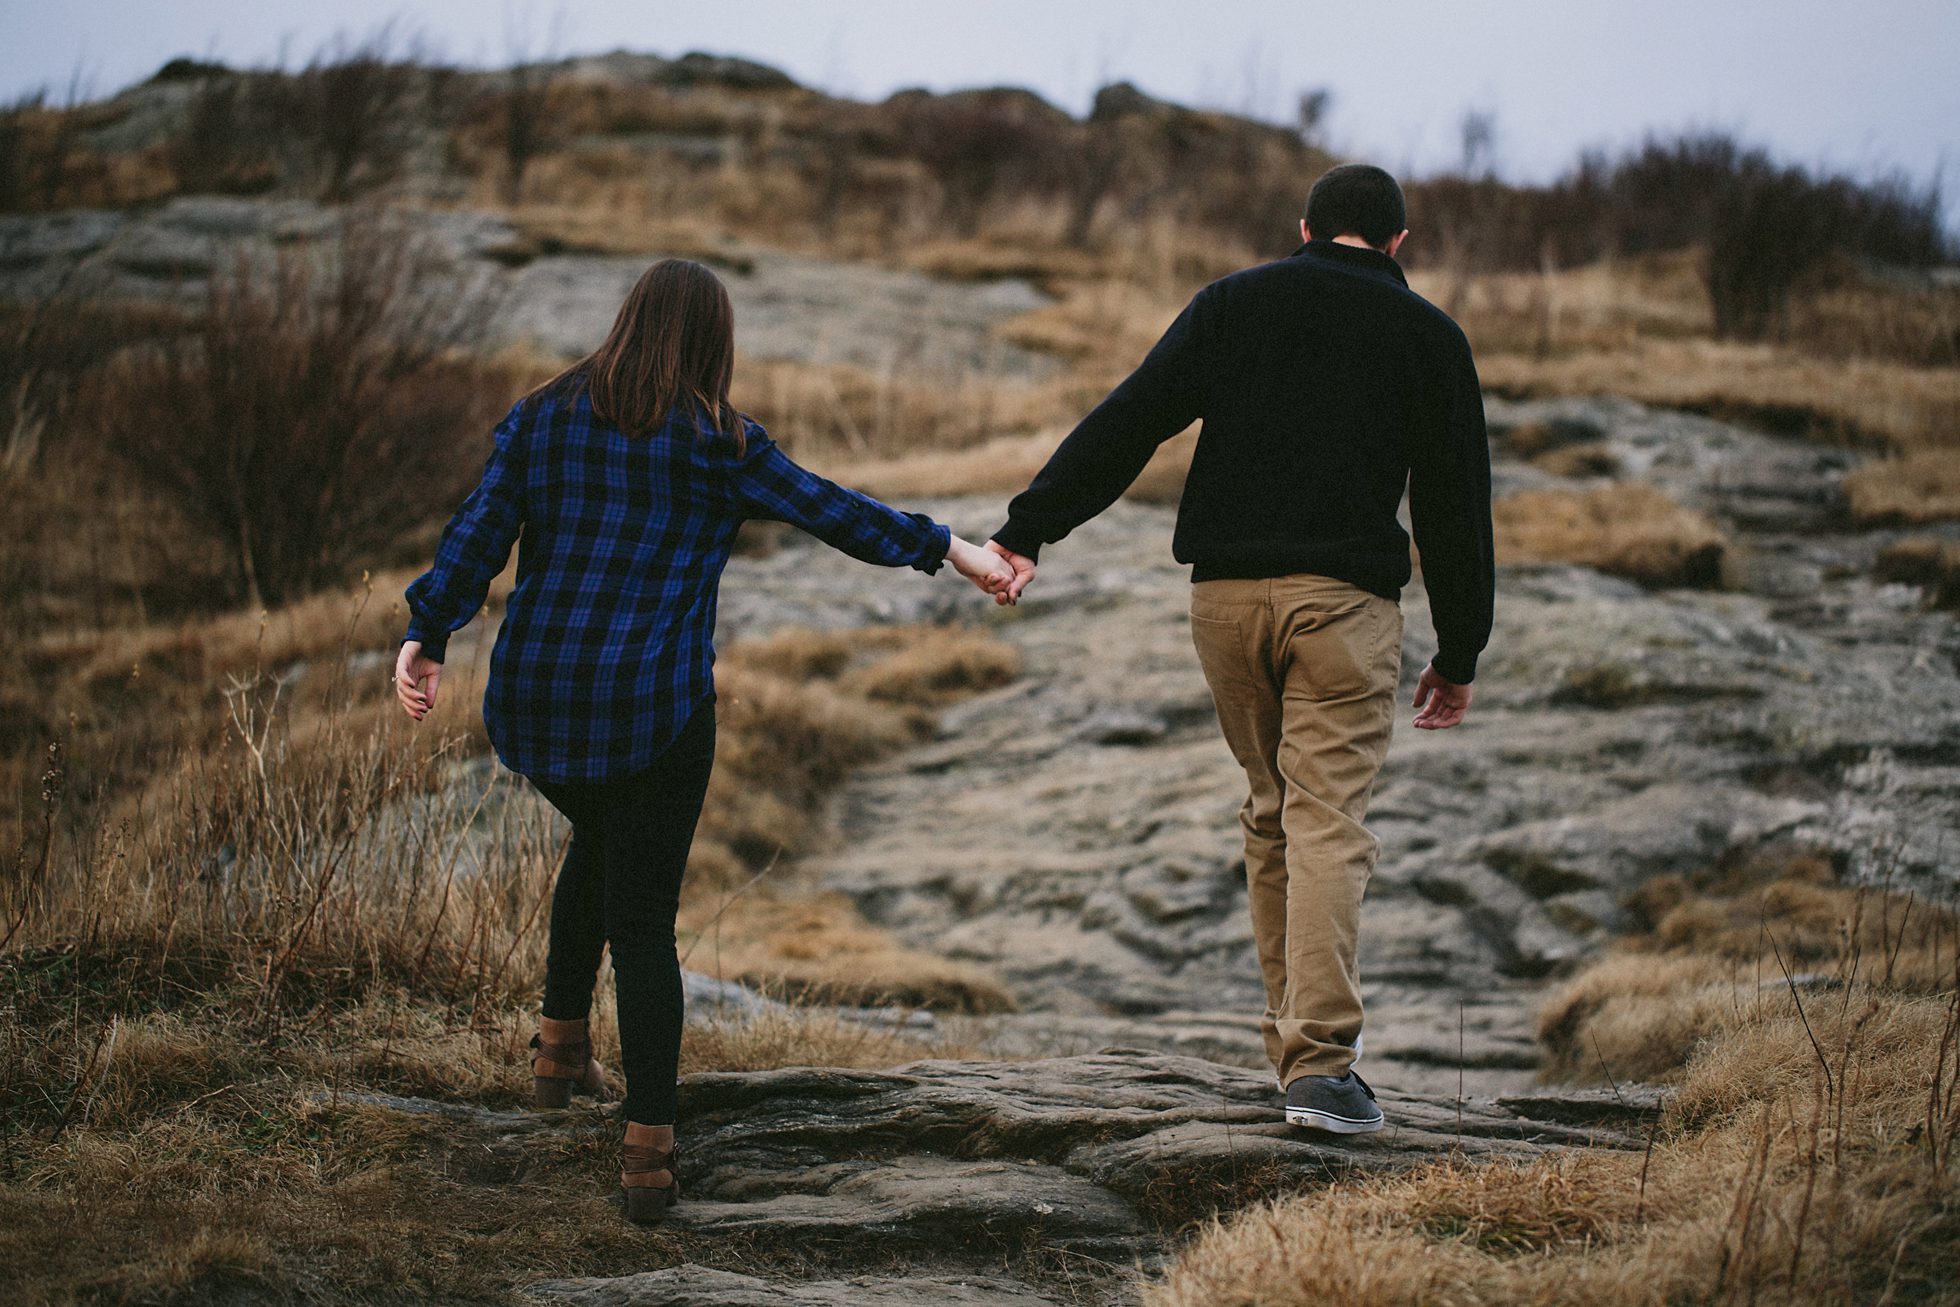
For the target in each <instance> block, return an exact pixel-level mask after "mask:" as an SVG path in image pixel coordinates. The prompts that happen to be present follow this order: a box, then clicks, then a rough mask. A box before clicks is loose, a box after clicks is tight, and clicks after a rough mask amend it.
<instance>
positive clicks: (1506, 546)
mask: <svg viewBox="0 0 1960 1307" xmlns="http://www.w3.org/2000/svg"><path fill="white" fill-rule="evenodd" d="M1492 518H1493V521H1494V524H1495V530H1496V542H1497V556H1498V558H1499V559H1500V560H1502V561H1507V562H1516V563H1548V562H1559V563H1578V564H1581V565H1582V566H1586V567H1594V568H1598V569H1599V570H1600V571H1603V572H1610V573H1612V574H1614V575H1616V576H1624V577H1628V578H1631V579H1632V580H1636V581H1639V582H1640V583H1641V584H1643V585H1652V586H1681V585H1686V586H1704V587H1712V586H1719V585H1720V584H1721V582H1722V561H1723V557H1724V555H1725V554H1726V553H1727V550H1728V541H1727V539H1726V538H1725V537H1724V536H1723V534H1722V532H1721V529H1720V528H1719V527H1717V526H1716V525H1715V524H1714V523H1713V522H1711V521H1709V519H1708V518H1707V517H1705V516H1703V515H1702V514H1700V513H1697V512H1695V511H1694V510H1693V509H1689V508H1685V507H1683V506H1681V505H1680V504H1677V503H1675V502H1674V501H1673V500H1671V499H1669V498H1668V497H1667V496H1666V495H1665V494H1663V493H1661V492H1660V491H1659V490H1656V489H1655V488H1653V487H1652V486H1649V485H1646V484H1644V483H1641V482H1627V483H1620V484H1614V485H1608V486H1600V487H1596V488H1594V489H1591V490H1583V491H1570V490H1525V491H1520V492H1518V493H1517V494H1514V495H1509V496H1507V497H1505V498H1503V499H1500V500H1498V501H1497V503H1496V504H1495V505H1493V507H1492Z"/></svg>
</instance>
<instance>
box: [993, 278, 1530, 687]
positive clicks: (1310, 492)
mask: <svg viewBox="0 0 1960 1307" xmlns="http://www.w3.org/2000/svg"><path fill="white" fill-rule="evenodd" d="M1199 420H1202V421H1203V423H1204V426H1203V428H1202V429H1201V430H1200V432H1199V435H1198V446H1197V452H1196V454H1195V456H1194V457H1193V458H1192V460H1191V473H1190V476H1189V477H1188V479H1187V480H1186V481H1185V484H1184V496H1183V499H1182V500H1181V501H1180V503H1179V505H1178V513H1177V530H1176V533H1175V535H1174V537H1173V540H1172V546H1171V549H1172V553H1173V554H1174V555H1175V556H1176V558H1177V560H1178V561H1179V562H1181V563H1189V564H1191V565H1192V572H1191V579H1192V580H1193V581H1208V580H1214V579H1217V578H1221V577H1266V576H1283V575H1286V574H1288V573H1292V572H1314V573H1318V574H1320V575H1323V576H1332V577H1336V578H1339V579H1341V580H1344V581H1351V582H1353V583H1354V584H1355V585H1358V586H1361V587H1363V588H1364V589H1367V590H1370V591H1373V592H1374V593H1375V594H1378V595H1383V596H1386V597H1388V598H1391V599H1393V598H1398V597H1399V596H1400V594H1401V590H1402V587H1403V586H1404V585H1405V584H1407V583H1408V580H1409V575H1410V566H1409V537H1408V533H1407V532H1405V531H1403V530H1402V526H1401V523H1399V522H1398V521H1397V520H1396V510H1397V508H1398V506H1399V505H1400V504H1401V502H1402V491H1403V488H1404V487H1405V486H1406V487H1407V488H1408V492H1409V517H1410V521H1411V522H1412V523H1413V525H1414V527H1415V538H1416V548H1417V549H1418V550H1419V551H1420V552H1421V555H1422V570H1423V580H1424V584H1425V585H1426V586H1427V587H1428V591H1429V611H1430V614H1431V616H1432V617H1433V618H1434V620H1435V625H1436V633H1437V638H1438V644H1439V649H1438V652H1437V654H1436V659H1435V666H1436V671H1437V672H1438V673H1439V674H1440V675H1442V676H1443V677H1445V678H1446V679H1448V680H1451V681H1454V682H1456V683H1458V684H1460V685H1461V684H1468V683H1469V682H1470V681H1471V680H1472V679H1474V677H1475V676H1476V672H1477V655H1478V654H1479V653H1481V652H1482V651H1483V648H1484V644H1485V642H1486V641H1487V640H1489V638H1490V625H1491V603H1492V595H1493V588H1494V572H1493V568H1492V562H1491V525H1490V446H1489V440H1488V436H1487V435H1486V433H1485V430H1484V404H1483V395H1482V392H1481V391H1480V390H1479V388H1478V385H1477V370H1476V366H1475V364H1474V363H1473V362H1472V361H1471V358H1470V345H1469V342H1468V341H1467V340H1465V339H1464V336H1463V332H1462V330H1461V329H1460V328H1458V327H1457V325H1456V323H1455V322H1453V321H1451V320H1450V317H1449V315H1448V314H1446V313H1444V312H1443V311H1442V310H1441V309H1438V308H1437V307H1436V306H1434V305H1433V304H1431V303H1429V301H1427V300H1425V299H1423V298H1422V297H1421V296H1420V295H1417V294H1416V293H1415V292H1414V291H1412V290H1410V289H1409V283H1408V280H1407V278H1405V277H1404V276H1403V275H1402V269H1401V266H1400V265H1399V264H1397V263H1396V262H1395V260H1394V259H1392V258H1390V257H1389V256H1388V255H1386V254H1383V253H1381V252H1380V251H1378V250H1374V249H1364V248H1361V247H1359V246H1353V245H1344V244H1340V243H1337V242H1335V241H1328V240H1314V241H1309V242H1308V243H1307V244H1305V245H1303V246H1301V247H1300V248H1299V250H1297V251H1296V252H1295V253H1294V254H1293V255H1292V256H1291V257H1290V258H1285V259H1280V260H1277V261H1275V262H1272V263H1266V264H1261V265H1259V266H1258V267H1254V268H1247V269H1245V270H1244V271H1242V272H1236V273H1233V274H1232V275H1231V276H1228V277H1224V278H1221V279H1220V280H1218V281H1215V282H1213V283H1212V284H1211V285H1209V286H1207V287H1205V288H1204V289H1203V290H1202V291H1199V292H1198V294H1197V296H1196V298H1194V299H1193V300H1192V301H1191V302H1190V304H1188V305H1186V306H1185V309H1184V312H1182V313H1180V314H1179V315H1178V317H1177V321H1175V322H1173V323H1172V324H1171V325H1170V329H1169V330H1167V331H1166V332H1165V333H1164V335H1163V338H1162V339H1161V340H1159V341H1158V342H1157V344H1156V346H1155V347H1154V348H1152V349H1151V351H1150V353H1149V355H1148V356H1147V357H1146V358H1145V359H1144V360H1143V362H1142V364H1141V365H1139V366H1138V368H1137V370H1136V371H1135V372H1133V373H1131V374H1130V376H1129V378H1128V379H1126V380H1125V381H1124V382H1123V383H1122V384H1121V385H1119V386H1118V387H1117V388H1116V389H1115V390H1113V391H1111V392H1110V394H1109V397H1108V398H1107V399H1105V400H1103V402H1102V403H1101V404H1099V405H1097V406H1096V408H1095V410H1094V411H1093V412H1091V413H1090V414H1089V416H1087V417H1086V418H1084V419H1082V421H1081V422H1080V423H1079V424H1078V425H1077V426H1076V428H1075V430H1074V431H1072V432H1070V433H1069V435H1068V438H1067V439H1065V440H1064V441H1062V443H1061V445H1060V447H1059V448H1057V449H1056V450H1055V453H1054V455H1053V456H1052V457H1051V458H1050V459H1049V460H1048V463H1047V465H1046V466H1045V467H1043V468H1042V470H1041V472H1040V473H1039V474H1038V475H1037V476H1036V477H1035V479H1034V481H1033V483H1032V484H1030V485H1029V487H1028V488H1027V489H1026V490H1025V491H1023V492H1022V493H1021V494H1019V495H1017V496H1015V498H1014V501H1013V502H1012V503H1011V504H1009V505H1008V521H1007V524H1006V525H1005V526H1003V527H1002V528H1001V529H1000V530H999V531H997V532H995V533H994V539H995V540H997V541H999V542H1000V543H1001V544H1002V545H1005V546H1006V547H1007V548H1009V549H1011V550H1013V551H1015V552H1016V553H1020V554H1026V555H1027V556H1028V557H1029V558H1035V557H1038V555H1039V552H1040V549H1041V546H1042V545H1044V544H1048V543H1051V542H1053V541H1056V540H1060V539H1061V538H1062V537H1064V536H1066V535H1067V534H1068V533H1069V532H1070V531H1072V530H1074V529H1075V528H1076V527H1078V526H1080V525H1081V524H1082V523H1083V522H1086V521H1088V520H1089V519H1090V518H1092V517H1094V516H1095V515H1096V514H1097V513H1100V512H1102V510H1103V509H1105V508H1107V507H1109V505H1110V504H1112V503H1114V502H1115V500H1116V498H1117V496H1119V495H1121V494H1122V493H1123V491H1124V490H1125V489H1126V488H1127V487H1128V486H1129V484H1130V483H1131V482H1132V481H1134V480H1135V479H1136V477H1137V474H1138V473H1139V472H1141V471H1142V470H1143V466H1144V464H1145V463H1147V462H1148V461H1149V460H1150V455H1151V454H1152V453H1153V452H1154V451H1155V450H1156V448H1157V446H1158V445H1160V444H1162V443H1163V442H1164V441H1165V440H1168V439H1169V438H1170V437H1172V436H1174V435H1176V434H1177V433H1178V432H1180V431H1182V430H1183V429H1184V428H1185V427H1187V426H1189V425H1190V424H1191V423H1193V422H1195V421H1199Z"/></svg>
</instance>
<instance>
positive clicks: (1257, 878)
mask: <svg viewBox="0 0 1960 1307" xmlns="http://www.w3.org/2000/svg"><path fill="white" fill-rule="evenodd" d="M1191 634H1192V639H1193V640H1194V642H1195V643H1196V644H1197V647H1198V660H1199V662H1200V663H1202V664H1203V666H1204V672H1205V680H1206V681H1207V682H1209V683H1210V685H1211V694H1212V702H1213V703H1215V704H1216V705H1217V708H1218V722H1219V725H1220V726H1222V727H1223V728H1224V731H1225V741H1226V743H1227V744H1229V745H1230V746H1231V749H1232V756H1233V757H1235V758H1237V759H1238V762H1239V765H1240V766H1241V767H1244V768H1245V774H1246V779H1247V780H1248V781H1249V782H1250V783H1251V794H1250V795H1249V796H1248V797H1247V798H1246V801H1245V806H1244V807H1243V808H1242V809H1240V812H1239V823H1240V825H1241V826H1242V827H1243V828H1244V832H1245V870H1246V888H1247V890H1248V897H1249V899H1250V901H1251V906H1252V934H1253V938H1254V940H1255V941H1256V943H1257V945H1258V950H1259V969H1260V973H1261V976H1262V978H1263V979H1264V981H1265V986H1266V1013H1265V1019H1264V1021H1263V1022H1262V1025H1261V1029H1262V1031H1263V1033H1264V1036H1265V1042H1266V1056H1267V1057H1268V1058H1270V1059H1271V1060H1272V1063H1273V1067H1274V1069H1275V1070H1276V1071H1277V1072H1278V1074H1279V1079H1280V1082H1281V1083H1282V1084H1286V1083H1290V1082H1291V1081H1292V1080H1293V1079H1294V1078H1295V1077H1296V1076H1302V1075H1331V1076H1338V1075H1342V1074H1344V1073H1345V1072H1346V1071H1347V1068H1348V1066H1349V1065H1350V1064H1351V1063H1352V1062H1353V1061H1354V1045H1355V1041H1356V1040H1357V1038H1358V1037H1359V1036H1360V1034H1361V986H1360V976H1359V972H1358V969H1357V967H1356V962H1355V936H1356V933H1357V930H1358V927H1359V924H1360V917H1361V896H1362V894H1363V892H1364V891H1365V890H1366V889H1367V887H1368V878H1369V877H1370V876H1371V875H1372V874H1373V872H1374V867H1375V856H1376V853H1377V852H1378V851H1379V849H1380V842H1379V841H1377V840H1376V839H1375V837H1374V836H1373V835H1371V834H1370V833H1369V832H1368V830H1367V829H1366V828H1365V827H1364V826H1363V825H1362V824H1361V823H1362V819H1363V818H1364V817H1365V816H1366V815H1367V810H1368V795H1369V792H1370V791H1371V790H1372V789H1373V787H1374V783H1375V774H1376V773H1377V772H1378V771H1379V770H1380V769H1381V765H1382V760H1383V758H1385V757H1386V756H1387V754H1388V738H1389V733H1390V731H1391V729H1392V727H1393V724H1394V716H1395V689H1396V681H1397V678H1398V674H1399V672H1400V669H1401V657H1402V609H1401V606H1400V605H1399V604H1398V603H1397V602H1396V601H1395V600H1393V599H1384V598H1382V597H1381V596H1379V595H1376V594H1371V593H1370V592H1368V591H1366V590H1363V589H1361V588H1360V587H1359V586H1355V585H1351V584H1349V583H1348V582H1346V581H1337V580H1335V579H1333V578H1332V577H1326V576H1316V575H1313V574H1310V573H1296V574H1294V575H1292V576H1278V577H1272V578H1269V579H1265V580H1256V581H1242V580H1225V581H1200V582H1198V583H1196V584H1194V585H1193V586H1192V587H1191Z"/></svg>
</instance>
